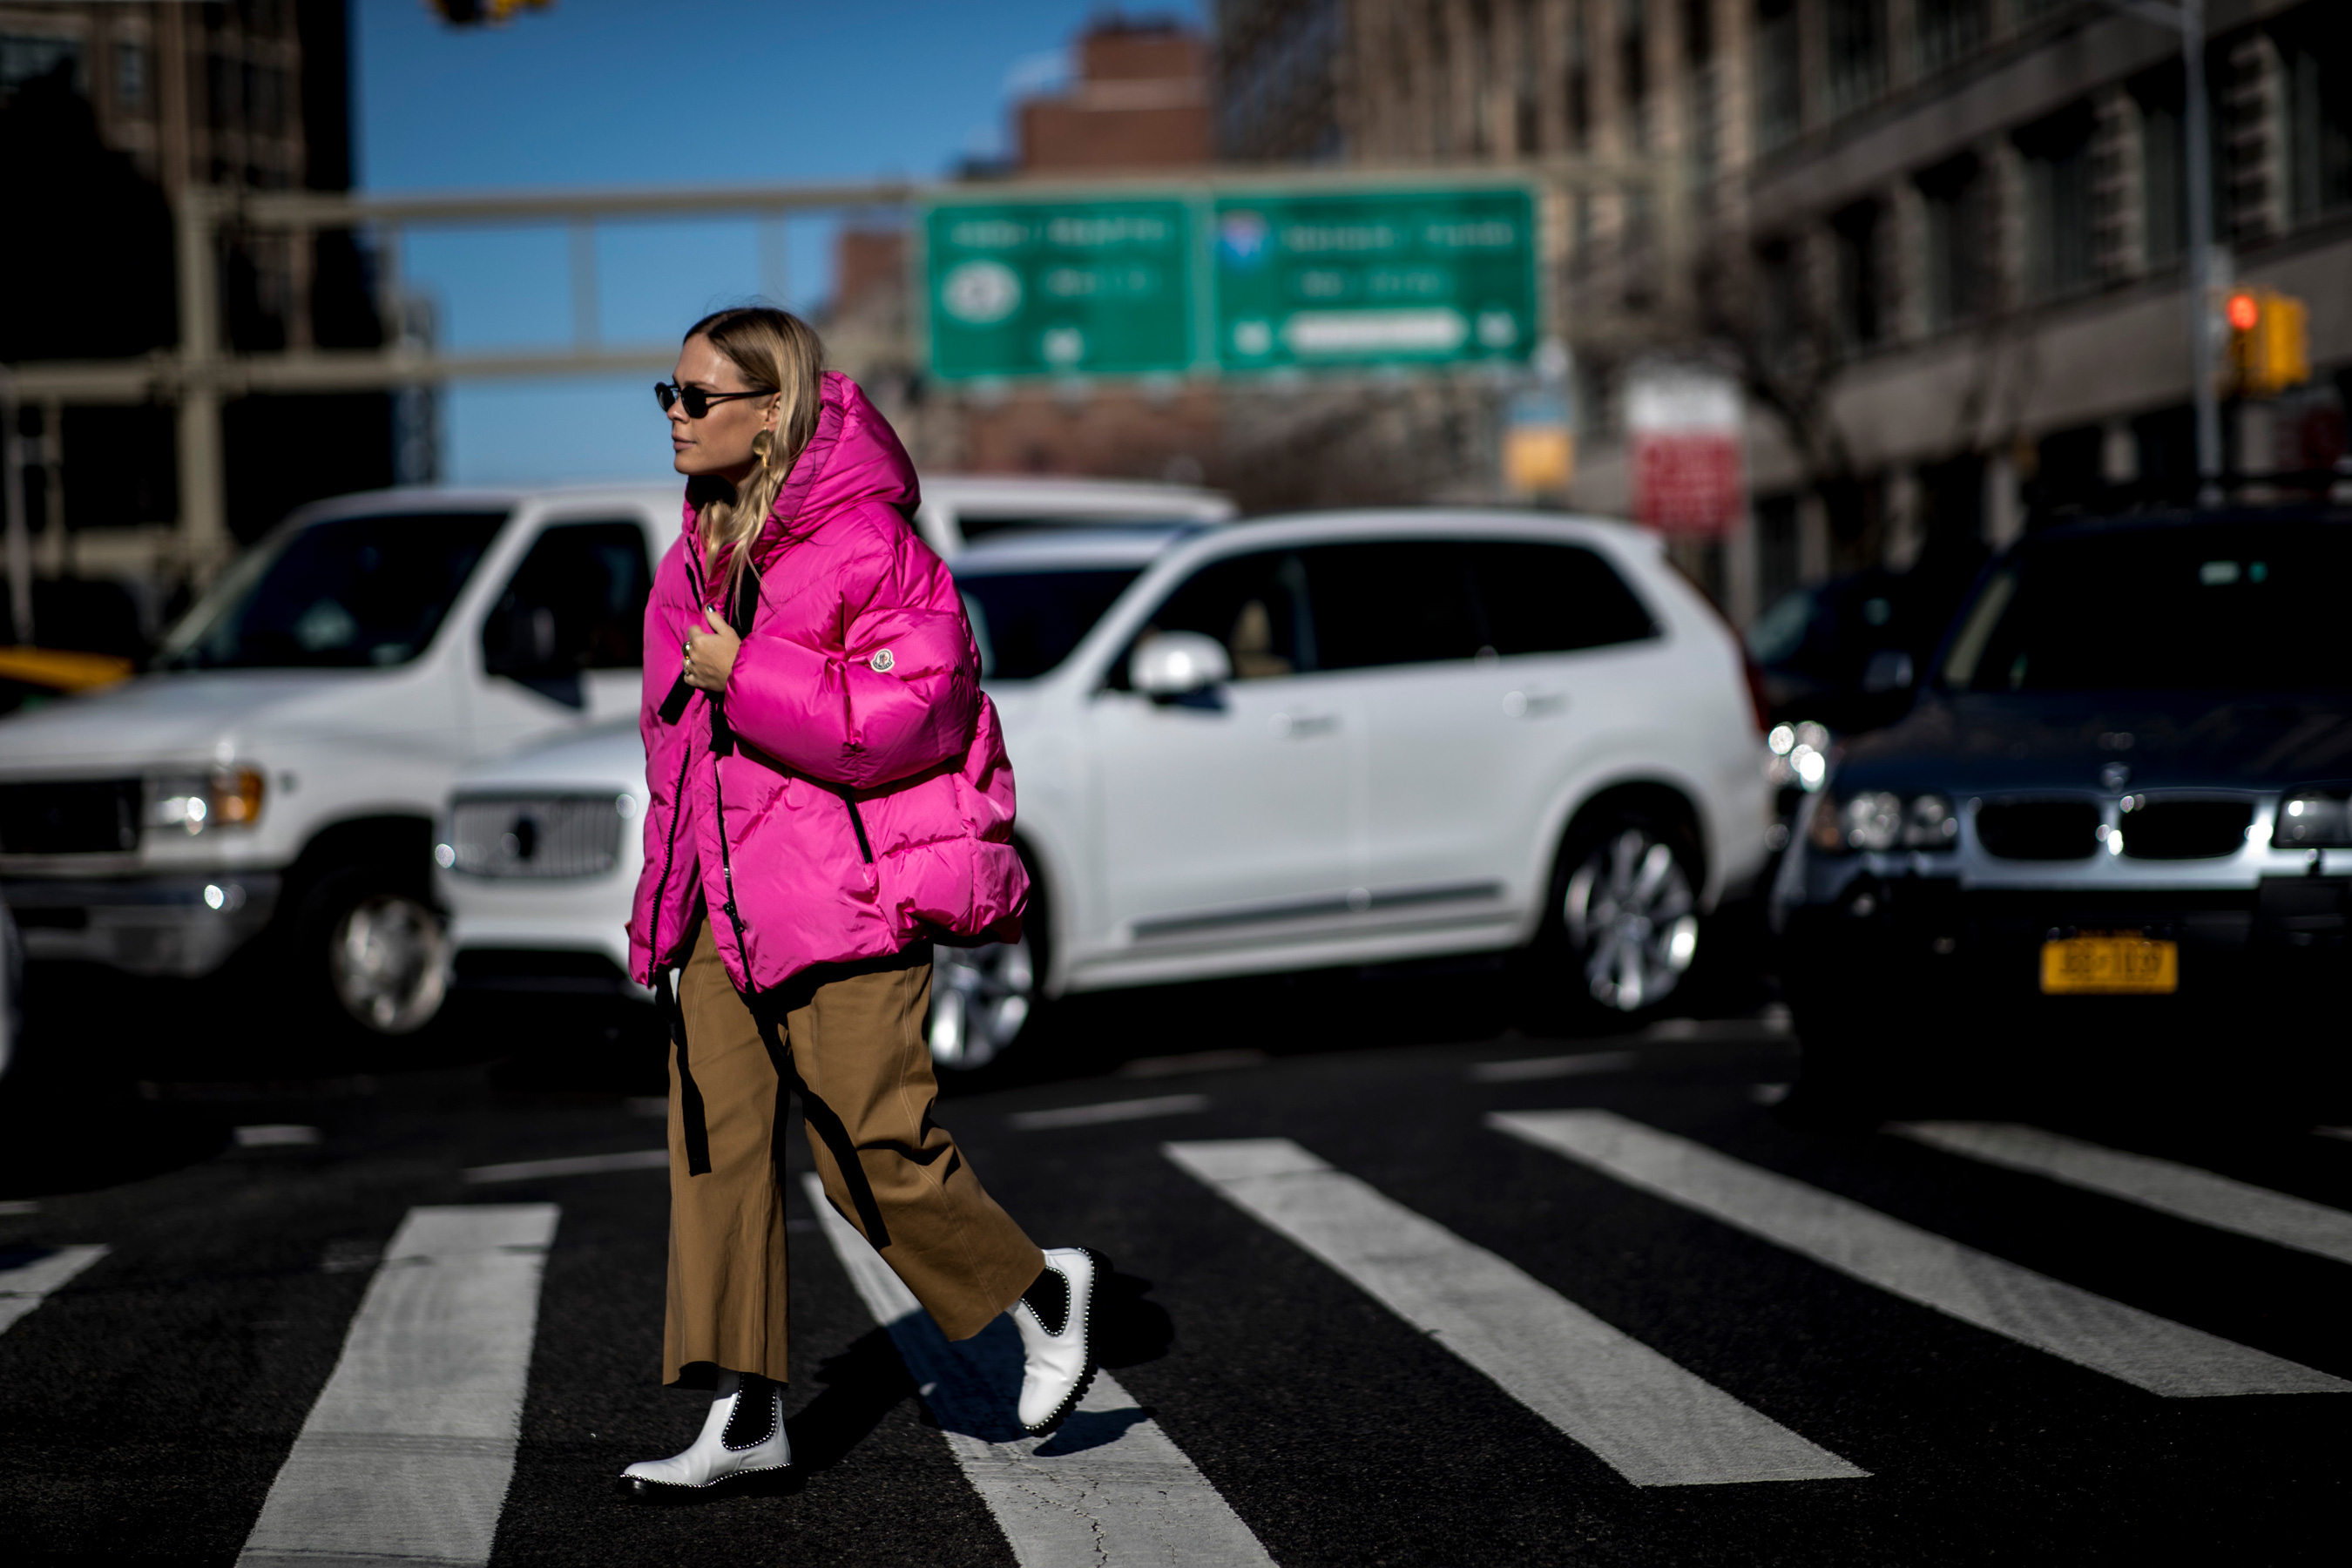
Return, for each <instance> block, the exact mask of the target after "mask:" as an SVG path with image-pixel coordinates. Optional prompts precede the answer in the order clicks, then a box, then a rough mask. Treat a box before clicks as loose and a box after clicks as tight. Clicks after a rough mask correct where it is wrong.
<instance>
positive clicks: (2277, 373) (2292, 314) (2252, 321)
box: [2226, 289, 2311, 397]
mask: <svg viewBox="0 0 2352 1568" xmlns="http://www.w3.org/2000/svg"><path fill="white" fill-rule="evenodd" d="M2226 313H2227V315H2228V317H2229V321H2230V386H2231V391H2233V392H2234V393H2236V394H2237V395H2239V396H2241V397H2275V396H2277V395H2279V394H2280V393H2282V392H2284V391H2285V390H2286V389H2287V388H2288V387H2290V386H2300V385H2302V384H2304V383H2305V382H2306V381H2309V380H2310V379H2311V331H2310V327H2309V325H2308V323H2307V321H2306V320H2305V311H2304V305H2303V301H2302V300H2298V299H2296V298H2294V296H2293V295H2292V294H2282V293H2280V292H2279V291H2278V290H2277V289H2238V290H2237V291H2236V292H2234V293H2232V294H2231V296H2230V301H2229V305H2228V308H2227V312H2226Z"/></svg>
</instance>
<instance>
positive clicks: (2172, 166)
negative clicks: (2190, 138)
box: [2134, 70, 2189, 267]
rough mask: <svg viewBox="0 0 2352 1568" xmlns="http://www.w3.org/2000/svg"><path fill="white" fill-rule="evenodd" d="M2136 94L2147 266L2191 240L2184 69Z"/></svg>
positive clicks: (2163, 260) (2142, 249)
mask: <svg viewBox="0 0 2352 1568" xmlns="http://www.w3.org/2000/svg"><path fill="white" fill-rule="evenodd" d="M2168 88H2169V89H2170V90H2169V91H2168V90H2166V89H2168ZM2134 97H2135V98H2136V99H2137V101H2138V104H2139V166H2140V186H2141V188H2140V198H2139V199H2140V253H2141V255H2142V257H2143V258H2145V259H2146V261H2147V265H2148V266H2150V267H2162V266H2164V265H2166V264H2167V263H2168V262H2171V261H2175V260H2178V259H2179V257H2180V253H2181V251H2182V250H2184V249H2186V248H2187V247H2188V244H2189V172H2188V170H2187V169H2186V168H2184V167H2183V164H2184V163H2185V162H2186V153H2185V148H2186V145H2187V144H2186V142H2184V141H2183V140H2182V135H2181V129H2180V73H2179V71H2178V70H2176V71H2174V72H2173V73H2172V78H2171V79H2170V81H2168V82H2165V81H2158V82H2154V83H2150V84H2145V85H2143V87H2142V88H2141V89H2138V90H2137V91H2136V92H2135V94H2134Z"/></svg>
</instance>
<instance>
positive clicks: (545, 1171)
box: [466, 1149, 669, 1187]
mask: <svg viewBox="0 0 2352 1568" xmlns="http://www.w3.org/2000/svg"><path fill="white" fill-rule="evenodd" d="M668 1169H669V1151H668V1150H667V1149H631V1150H629V1151H628V1152H625V1153H621V1154H572V1155H567V1156H566V1157H564V1158H562V1159H559V1160H515V1161H511V1162H509V1163H506V1164H503V1165H476V1166H474V1167H473V1168H472V1169H470V1170H468V1171H467V1173H466V1182H467V1185H468V1186H477V1187H478V1186H486V1185H488V1184H491V1183H494V1182H541V1181H551V1180H553V1179H554V1178H556V1177H559V1176H598V1175H603V1174H604V1173H607V1172H610V1171H667V1170H668Z"/></svg>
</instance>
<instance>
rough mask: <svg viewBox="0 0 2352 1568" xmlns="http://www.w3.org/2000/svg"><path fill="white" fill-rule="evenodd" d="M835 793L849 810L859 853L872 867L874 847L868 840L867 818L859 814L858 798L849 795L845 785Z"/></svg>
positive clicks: (850, 824)
mask: <svg viewBox="0 0 2352 1568" xmlns="http://www.w3.org/2000/svg"><path fill="white" fill-rule="evenodd" d="M834 793H835V795H839V796H841V804H842V805H845V806H847V807H848V808H849V826H851V827H852V828H853V829H855V830H856V834H857V852H858V853H859V854H860V855H863V856H864V857H866V864H867V865H868V866H871V865H872V864H874V846H873V845H871V844H869V843H867V842H866V818H864V817H863V816H859V815H858V814H857V797H856V796H855V795H851V794H850V793H849V785H847V784H843V785H842V786H841V787H840V788H839V789H837V790H835V791H834Z"/></svg>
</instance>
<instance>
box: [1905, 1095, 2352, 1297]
mask: <svg viewBox="0 0 2352 1568" xmlns="http://www.w3.org/2000/svg"><path fill="white" fill-rule="evenodd" d="M1886 1130H1887V1131H1890V1132H1893V1133H1895V1134H1896V1135H1897V1136H1899V1137H1904V1138H1908V1139H1910V1140H1912V1141H1913V1142H1918V1143H1925V1144H1926V1145H1927V1146H1928V1147H1929V1148H1931V1149H1940V1150H1942V1151H1944V1152H1946V1153H1948V1154H1961V1155H1965V1156H1967V1157H1968V1158H1969V1159H1972V1160H1982V1161H1983V1162H1985V1163H1987V1164H1990V1165H2000V1166H2003V1167H2005V1168H2006V1169H2009V1170H2011V1171H2022V1172H2024V1173H2027V1174H2028V1175H2033V1176H2047V1177H2048V1178H2049V1179H2050V1180H2052V1181H2053V1182H2063V1183H2065V1184H2067V1185H2068V1186H2070V1187H2081V1188H2084V1189H2085V1190H2086V1191H2089V1192H2094V1193H2099V1194H2105V1196H2107V1197H2111V1198H2121V1199H2123V1200H2124V1201H2125V1202H2126V1203H2135V1204H2138V1205H2142V1206H2143V1207H2146V1208H2151V1209H2155V1210H2157V1211H2158V1213H2160V1214H2168V1215H2173V1216H2174V1217H2175V1218H2178V1219H2186V1220H2193V1221H2195V1222H2196V1223H2197V1224H2199V1225H2206V1226H2212V1227H2213V1228H2214V1229H2216V1230H2227V1231H2234V1232H2236V1233H2237V1234H2238V1235H2240V1236H2250V1237H2253V1238H2254V1239H2255V1240H2257V1241H2267V1242H2271V1243H2273V1245H2275V1246H2279V1247H2293V1248H2294V1249H2295V1250H2296V1251H2298V1252H2308V1253H2312V1254H2314V1255H2315V1256H2317V1257H2320V1258H2333V1259H2335V1260H2336V1262H2338V1263H2352V1214H2347V1213H2345V1212H2344V1211H2343V1210H2342V1209H2336V1208H2329V1207H2328V1206H2327V1205H2326V1204H2315V1203H2313V1202H2312V1201H2310V1200H2309V1199H2308V1198H2298V1197H2292V1196H2289V1195H2288V1194H2285V1193H2275V1192H2273V1191H2271V1189H2270V1188H2268V1187H2258V1186H2255V1185H2253V1184H2252V1183H2250V1182H2240V1181H2235V1180H2232V1179H2231V1178H2230V1177H2228V1176H2217V1175H2215V1174H2214V1173H2212V1172H2210V1171H2200V1170H2199V1169H2198V1168H2197V1167H2196V1166H2194V1165H2182V1164H2178V1163H2175V1162H2173V1161H2170V1160H2159V1159H2157V1158H2155V1157H2153V1156H2151V1155H2147V1154H2130V1153H2126V1152H2123V1151H2122V1150H2120V1149H2107V1148H2103V1147H2101V1146H2100V1145H2098V1144H2096V1143H2086V1142H2083V1141H2081V1140H2080V1139H2075V1138H2069V1137H2066V1136H2064V1135H2063V1134H2062V1133H2057V1132H2050V1131H2043V1130H2042V1128H2039V1127H2023V1126H2020V1125H2018V1124H2017V1123H2015V1122H2010V1121H1898V1122H1894V1123H1890V1124H1889V1125H1888V1127H1887V1129H1886Z"/></svg>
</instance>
